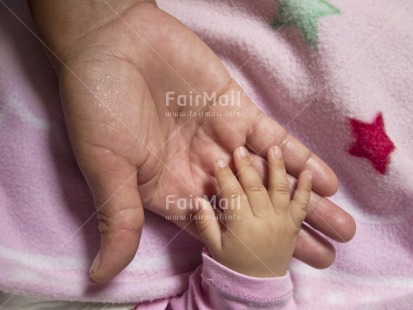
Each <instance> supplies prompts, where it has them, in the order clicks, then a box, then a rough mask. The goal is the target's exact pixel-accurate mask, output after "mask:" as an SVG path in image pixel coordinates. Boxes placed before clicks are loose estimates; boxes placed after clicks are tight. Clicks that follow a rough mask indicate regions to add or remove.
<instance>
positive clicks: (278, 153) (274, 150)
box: [273, 146, 283, 158]
mask: <svg viewBox="0 0 413 310" xmlns="http://www.w3.org/2000/svg"><path fill="white" fill-rule="evenodd" d="M273 152H274V156H275V157H276V158H281V157H282V156H283V155H282V153H281V150H280V148H279V147H278V146H276V147H274V149H273Z"/></svg>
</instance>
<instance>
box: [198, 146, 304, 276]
mask: <svg viewBox="0 0 413 310" xmlns="http://www.w3.org/2000/svg"><path fill="white" fill-rule="evenodd" d="M267 160H268V166H269V188H268V191H267V189H266V188H265V187H264V185H263V184H262V182H261V179H260V177H259V175H258V173H257V171H256V170H255V168H254V167H253V165H252V162H251V160H250V158H249V156H248V151H247V149H246V148H245V147H240V148H238V149H236V150H235V152H234V161H235V167H236V169H237V171H238V175H237V177H236V176H235V175H234V174H233V172H232V170H231V169H230V168H229V167H228V165H227V164H226V163H225V162H224V161H223V160H222V159H219V160H218V161H217V163H216V168H215V175H216V179H217V181H218V186H219V188H220V197H221V201H222V200H224V201H225V202H226V204H225V207H224V208H223V218H224V221H225V223H222V222H221V221H219V220H218V219H217V216H216V214H215V212H214V209H213V207H212V206H211V204H210V203H209V202H208V201H207V200H205V199H202V198H198V200H197V202H198V206H201V208H200V210H199V211H198V213H197V215H196V217H195V221H196V224H197V227H198V230H199V232H200V235H201V238H202V239H203V241H204V242H205V244H206V246H207V247H208V250H209V252H210V254H211V256H212V258H214V259H215V260H216V261H218V262H219V263H221V264H223V265H224V266H226V267H228V268H230V269H232V270H234V271H237V272H239V273H242V274H245V275H249V276H253V277H278V276H283V275H285V273H286V272H287V268H288V264H289V262H290V260H291V257H292V255H293V252H294V247H295V242H296V239H297V236H298V232H299V231H300V227H301V224H302V222H303V221H304V219H305V217H306V213H307V206H308V203H309V199H310V192H311V180H312V174H311V171H303V172H302V173H301V174H300V176H299V179H298V183H297V188H296V190H295V192H294V195H293V198H292V199H290V194H289V191H288V181H287V173H286V171H285V166H284V160H283V158H282V152H281V150H280V149H279V148H278V147H272V148H270V149H269V151H268V156H267Z"/></svg>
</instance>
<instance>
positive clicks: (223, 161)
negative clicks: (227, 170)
mask: <svg viewBox="0 0 413 310" xmlns="http://www.w3.org/2000/svg"><path fill="white" fill-rule="evenodd" d="M226 165H227V163H226V162H225V160H223V159H222V158H220V159H218V160H217V166H218V167H219V168H224V167H225V166H226Z"/></svg>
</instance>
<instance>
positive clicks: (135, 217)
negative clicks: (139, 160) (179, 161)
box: [77, 149, 144, 282]
mask: <svg viewBox="0 0 413 310" xmlns="http://www.w3.org/2000/svg"><path fill="white" fill-rule="evenodd" d="M86 154H88V155H87V156H86ZM77 160H78V162H79V163H80V167H81V169H82V171H83V173H84V175H85V177H86V180H87V182H88V184H89V187H90V189H91V191H92V194H93V198H94V200H95V205H96V209H97V217H98V221H99V230H100V233H101V248H100V251H99V252H98V253H97V255H96V258H95V260H94V262H93V264H92V267H91V268H90V277H91V278H92V279H93V280H95V281H97V282H106V281H109V280H111V279H112V278H114V277H115V276H116V275H117V274H118V273H119V272H121V271H122V270H123V269H124V268H125V267H126V266H127V265H128V264H129V263H130V262H131V261H132V259H133V258H134V256H135V254H136V251H137V249H138V246H139V241H140V237H141V232H142V226H143V222H144V213H143V208H142V203H141V199H140V196H139V192H138V189H137V170H136V168H135V167H134V166H133V165H130V164H129V163H128V162H127V161H124V160H122V159H119V158H117V157H116V155H114V154H113V153H111V152H105V151H104V150H100V149H86V150H85V153H78V154H77Z"/></svg>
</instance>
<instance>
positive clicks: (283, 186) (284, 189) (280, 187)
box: [272, 182, 290, 195]
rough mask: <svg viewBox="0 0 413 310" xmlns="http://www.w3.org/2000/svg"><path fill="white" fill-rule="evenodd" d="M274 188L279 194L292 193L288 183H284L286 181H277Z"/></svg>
mask: <svg viewBox="0 0 413 310" xmlns="http://www.w3.org/2000/svg"><path fill="white" fill-rule="evenodd" d="M272 190H273V191H274V192H275V193H278V194H288V195H290V191H289V188H288V184H287V183H284V182H282V183H277V184H276V185H275V186H274V188H273V189H272Z"/></svg>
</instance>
